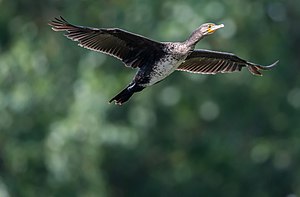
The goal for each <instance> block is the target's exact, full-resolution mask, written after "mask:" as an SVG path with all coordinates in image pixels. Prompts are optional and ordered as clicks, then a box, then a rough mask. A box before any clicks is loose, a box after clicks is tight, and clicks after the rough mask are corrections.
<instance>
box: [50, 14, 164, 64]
mask: <svg viewBox="0 0 300 197" xmlns="http://www.w3.org/2000/svg"><path fill="white" fill-rule="evenodd" d="M49 25H50V26H52V29H53V30H54V31H66V32H67V33H66V34H65V36H66V37H68V38H69V39H71V40H73V41H77V42H78V45H79V46H81V47H84V48H87V49H90V50H94V51H98V52H102V53H105V54H108V55H111V56H114V57H116V58H118V59H120V60H122V61H123V62H124V63H125V65H126V66H129V67H133V68H137V67H140V66H142V65H145V64H147V63H149V61H150V60H151V58H155V57H153V56H159V55H161V53H163V51H162V47H163V43H160V42H156V41H154V40H150V39H148V38H145V37H143V36H140V35H137V34H133V33H130V32H127V31H124V30H122V29H118V28H91V27H82V26H76V25H72V24H70V23H68V22H67V21H66V20H65V19H64V18H62V17H60V18H55V19H54V20H53V21H51V22H49Z"/></svg>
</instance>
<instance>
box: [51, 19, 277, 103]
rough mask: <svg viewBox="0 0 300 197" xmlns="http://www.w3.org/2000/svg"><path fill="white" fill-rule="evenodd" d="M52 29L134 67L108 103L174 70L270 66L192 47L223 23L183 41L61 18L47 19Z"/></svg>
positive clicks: (214, 70) (205, 26) (205, 27)
mask: <svg viewBox="0 0 300 197" xmlns="http://www.w3.org/2000/svg"><path fill="white" fill-rule="evenodd" d="M49 25H50V26H52V29H53V30H54V31H66V34H65V36H66V37H67V38H69V39H71V40H74V41H77V42H78V45H79V46H81V47H84V48H87V49H90V50H94V51H98V52H101V53H105V54H108V55H111V56H114V57H116V58H118V59H120V60H121V61H122V62H123V63H124V64H125V66H127V67H131V68H137V69H138V70H137V73H136V75H135V76H134V78H133V80H132V82H131V83H130V84H129V85H128V86H127V87H126V88H125V89H123V90H122V91H121V92H120V93H119V94H117V95H116V96H115V97H113V98H112V99H111V100H110V101H109V102H110V103H111V102H113V101H115V104H119V105H121V104H123V103H124V102H126V101H127V100H128V99H129V98H130V97H131V96H132V95H133V94H134V93H135V92H139V91H142V90H143V89H144V88H146V87H148V86H151V85H153V84H156V83H158V82H160V81H161V80H163V79H164V78H166V77H167V76H168V75H170V74H171V73H172V72H174V71H175V70H179V71H187V72H191V73H200V74H216V73H231V72H234V71H240V70H241V69H242V68H243V67H247V68H248V70H249V71H250V72H251V73H252V74H254V75H262V74H261V72H260V70H269V69H271V68H273V67H274V66H275V65H276V64H277V63H278V61H276V62H274V63H273V64H271V65H269V66H261V65H258V64H254V63H251V62H248V61H246V60H243V59H241V58H239V57H237V56H236V55H234V54H231V53H224V52H217V51H210V50H202V49H194V48H195V45H196V44H197V43H198V42H199V41H200V40H201V39H202V38H204V37H205V36H207V35H210V34H212V33H214V32H215V31H216V30H217V29H220V28H222V27H224V25H223V24H221V25H215V24H213V23H205V24H202V25H201V26H200V27H199V28H197V29H196V30H195V31H194V32H193V33H192V34H191V35H190V36H189V38H188V39H187V40H185V41H183V42H157V41H154V40H152V39H149V38H146V37H144V36H141V35H137V34H133V33H130V32H128V31H125V30H122V29H119V28H92V27H84V26H77V25H72V24H70V23H69V22H67V21H66V20H65V19H64V18H63V17H59V18H55V19H54V20H53V21H51V22H49Z"/></svg>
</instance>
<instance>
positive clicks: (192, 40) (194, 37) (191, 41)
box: [184, 32, 203, 48]
mask: <svg viewBox="0 0 300 197" xmlns="http://www.w3.org/2000/svg"><path fill="white" fill-rule="evenodd" d="M202 38H203V35H201V34H199V33H195V32H193V33H192V34H191V35H190V37H189V38H188V39H187V40H186V41H185V42H184V43H185V44H186V45H187V46H188V47H191V48H194V47H195V45H196V44H197V43H198V42H199V41H200V40H201V39H202Z"/></svg>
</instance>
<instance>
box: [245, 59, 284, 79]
mask: <svg viewBox="0 0 300 197" xmlns="http://www.w3.org/2000/svg"><path fill="white" fill-rule="evenodd" d="M278 62H279V61H278V60H277V61H276V62H274V63H273V64H271V65H269V66H261V65H258V64H253V63H250V62H248V63H249V64H248V65H247V68H248V70H249V71H250V72H251V73H252V74H254V75H259V76H262V74H261V72H259V71H260V70H270V69H271V68H273V67H274V66H276V65H277V63H278Z"/></svg>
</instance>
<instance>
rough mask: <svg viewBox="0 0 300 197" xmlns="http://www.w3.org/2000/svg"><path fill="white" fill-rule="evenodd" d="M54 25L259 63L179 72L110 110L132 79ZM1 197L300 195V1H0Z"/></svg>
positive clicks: (130, 72)
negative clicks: (212, 26) (192, 39)
mask: <svg viewBox="0 0 300 197" xmlns="http://www.w3.org/2000/svg"><path fill="white" fill-rule="evenodd" d="M59 15H62V16H64V17H65V18H66V19H67V20H69V21H70V22H73V23H75V24H79V25H86V26H94V27H120V28H123V29H126V30H129V31H132V32H135V33H139V34H143V35H145V36H148V37H151V38H153V39H156V40H162V41H177V40H184V39H185V38H187V36H188V35H189V34H190V32H192V31H193V30H194V29H195V28H197V27H198V26H199V25H200V24H202V23H203V22H215V23H224V24H225V28H223V29H221V30H219V31H218V32H217V33H215V34H214V35H212V36H209V37H207V38H205V39H204V40H202V41H201V42H200V43H199V45H198V46H197V47H199V48H206V49H214V50H220V51H228V52H233V53H235V54H237V55H239V56H240V57H242V58H245V59H248V60H250V61H252V62H256V63H261V64H264V65H267V64H270V63H272V62H273V61H275V60H277V59H279V60H280V64H279V65H278V67H276V68H275V69H274V70H272V71H269V72H264V74H265V75H264V76H263V77H255V76H252V75H250V74H249V73H248V72H247V71H246V70H245V71H243V72H240V73H235V74H230V75H229V74H228V75H226V74H223V75H221V74H220V75H216V76H203V75H195V74H189V73H181V72H176V73H174V74H173V75H172V76H170V77H168V78H167V79H166V80H165V81H164V82H162V83H159V84H158V85H155V86H153V87H151V88H148V89H146V90H144V91H143V92H142V93H139V94H136V95H135V96H134V97H133V98H132V99H131V100H130V102H128V103H127V104H126V105H124V106H122V107H120V106H115V105H109V104H108V100H109V99H110V98H111V97H112V96H114V95H115V94H116V93H117V92H118V91H119V90H121V89H122V88H123V87H124V86H125V85H127V83H128V82H129V81H130V80H131V78H132V76H133V75H134V73H135V71H133V70H131V69H128V68H125V67H124V66H123V65H122V63H121V62H120V61H118V60H115V59H114V58H111V57H108V56H106V55H102V54H99V53H96V52H93V51H88V50H86V49H83V48H80V47H77V46H76V44H75V43H73V42H71V41H70V40H68V39H66V38H65V37H63V36H62V34H61V33H56V32H53V31H52V30H51V29H50V27H49V26H48V25H47V22H48V21H49V20H51V19H52V18H53V17H56V16H59ZM0 16H1V17H0V196H1V197H17V196H20V197H31V196H55V197H60V196H61V197H66V196H80V197H94V196H95V197H96V196H118V197H120V196H210V197H218V196H230V197H236V196H244V197H247V196H257V197H277V196H278V197H279V196H280V197H283V196H284V197H296V196H300V77H299V76H300V56H299V54H300V47H299V43H300V26H299V20H300V1H295V0H287V1H280V0H275V1H274V0H263V1H258V0H254V1H246V0H228V1H218V0H214V1H209V0H203V1H197V0H187V1H178V0H177V1H170V0H166V1H159V0H152V1H145V0H144V1H143V0H125V1H121V0H110V1H104V0H97V1H95V0H81V1H71V0H62V1H58V0H45V1H37V0H27V1H22V0H14V1H9V0H0Z"/></svg>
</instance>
